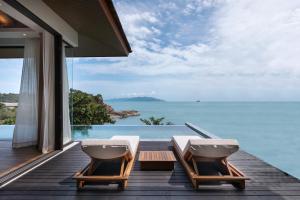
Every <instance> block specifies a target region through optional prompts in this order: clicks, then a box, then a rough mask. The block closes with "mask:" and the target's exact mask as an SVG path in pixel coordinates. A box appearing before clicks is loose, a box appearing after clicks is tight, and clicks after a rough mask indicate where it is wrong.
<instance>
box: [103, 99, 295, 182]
mask: <svg viewBox="0 0 300 200" xmlns="http://www.w3.org/2000/svg"><path fill="white" fill-rule="evenodd" d="M108 104H110V105H112V106H113V108H114V109H116V110H130V109H135V110H138V111H139V112H140V114H141V116H139V117H129V118H127V119H122V120H119V121H117V122H116V125H136V124H142V122H141V121H140V118H148V117H150V116H154V117H165V119H166V121H170V122H172V123H174V124H176V125H181V124H184V123H185V122H190V123H192V124H194V125H197V126H199V127H201V128H203V129H205V130H207V131H208V132H210V133H212V134H214V135H217V136H219V137H222V138H236V139H237V140H238V141H239V143H240V146H241V149H243V150H246V151H247V152H249V153H251V154H253V155H255V156H257V157H259V158H261V159H262V160H265V161H266V162H268V163H270V164H272V165H274V166H276V167H278V168H280V169H282V170H284V171H285V172H287V173H289V174H291V175H293V176H296V177H298V178H300V160H299V154H300V102H199V103H198V102H108Z"/></svg>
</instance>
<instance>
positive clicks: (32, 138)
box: [12, 39, 40, 148]
mask: <svg viewBox="0 0 300 200" xmlns="http://www.w3.org/2000/svg"><path fill="white" fill-rule="evenodd" d="M39 65H40V41H39V39H26V40H25V46H24V59H23V69H22V77H21V87H20V94H19V103H18V108H17V116H16V125H15V129H14V134H13V143H12V144H13V147H14V148H18V147H25V146H31V145H36V144H37V140H38V132H37V131H38V95H39V94H38V91H39V88H38V74H39Z"/></svg>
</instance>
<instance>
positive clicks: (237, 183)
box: [173, 141, 249, 190]
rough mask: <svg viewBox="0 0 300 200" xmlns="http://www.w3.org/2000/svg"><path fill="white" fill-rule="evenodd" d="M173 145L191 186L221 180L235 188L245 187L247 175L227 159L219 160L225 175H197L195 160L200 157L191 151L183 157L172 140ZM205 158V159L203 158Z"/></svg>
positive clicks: (199, 159) (241, 188)
mask: <svg viewBox="0 0 300 200" xmlns="http://www.w3.org/2000/svg"><path fill="white" fill-rule="evenodd" d="M173 147H174V149H175V151H176V153H177V155H178V157H179V160H180V162H181V164H182V165H183V167H184V168H185V171H186V173H187V174H188V176H189V178H190V180H191V182H192V184H193V187H194V188H195V189H197V188H198V187H199V185H200V184H201V183H203V182H212V181H214V182H215V181H221V182H227V183H230V184H232V185H233V186H234V187H235V188H237V189H240V190H243V189H245V182H246V180H249V178H248V177H245V175H244V174H243V173H242V172H241V171H240V170H238V169H237V168H236V167H235V166H234V165H232V164H231V163H230V162H228V161H227V159H226V158H225V159H222V160H220V163H221V165H222V168H224V169H225V170H226V171H227V174H228V175H227V174H226V175H213V176H211V175H199V169H198V166H197V162H198V161H201V158H197V157H193V155H192V154H191V153H189V152H188V153H186V155H184V157H182V156H181V154H180V149H178V147H177V145H176V144H175V143H174V141H173ZM204 160H205V159H204Z"/></svg>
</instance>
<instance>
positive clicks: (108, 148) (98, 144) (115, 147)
mask: <svg viewBox="0 0 300 200" xmlns="http://www.w3.org/2000/svg"><path fill="white" fill-rule="evenodd" d="M138 145H139V137H138V136H114V137H112V138H111V139H87V140H83V141H82V142H81V148H82V150H83V151H84V152H85V153H86V154H87V155H88V156H90V158H91V162H90V163H89V164H88V165H87V166H86V167H85V168H84V169H83V170H81V171H80V172H77V173H76V174H75V176H74V178H75V179H76V180H77V188H78V189H82V188H83V187H84V185H85V184H87V183H90V182H94V183H95V182H106V183H118V184H119V186H120V188H122V189H124V188H126V186H127V182H128V177H129V175H130V172H131V170H132V168H133V164H134V160H135V155H136V152H137V148H138ZM116 160H120V162H119V164H120V166H118V167H119V168H120V171H119V174H114V175H97V174H95V171H96V170H97V168H98V167H99V166H101V163H102V162H105V161H116Z"/></svg>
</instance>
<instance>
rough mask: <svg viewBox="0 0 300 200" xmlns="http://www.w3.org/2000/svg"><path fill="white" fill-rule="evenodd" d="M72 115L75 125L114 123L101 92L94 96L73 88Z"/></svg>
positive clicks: (71, 98) (71, 96) (71, 97)
mask: <svg viewBox="0 0 300 200" xmlns="http://www.w3.org/2000/svg"><path fill="white" fill-rule="evenodd" d="M70 116H71V120H72V122H73V124H74V125H92V124H104V123H114V122H115V121H114V120H113V119H111V117H110V115H109V113H108V111H107V109H106V105H105V104H104V103H103V99H102V96H101V95H100V94H98V95H96V96H94V95H92V94H88V93H85V92H82V91H80V90H74V89H71V93H70Z"/></svg>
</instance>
